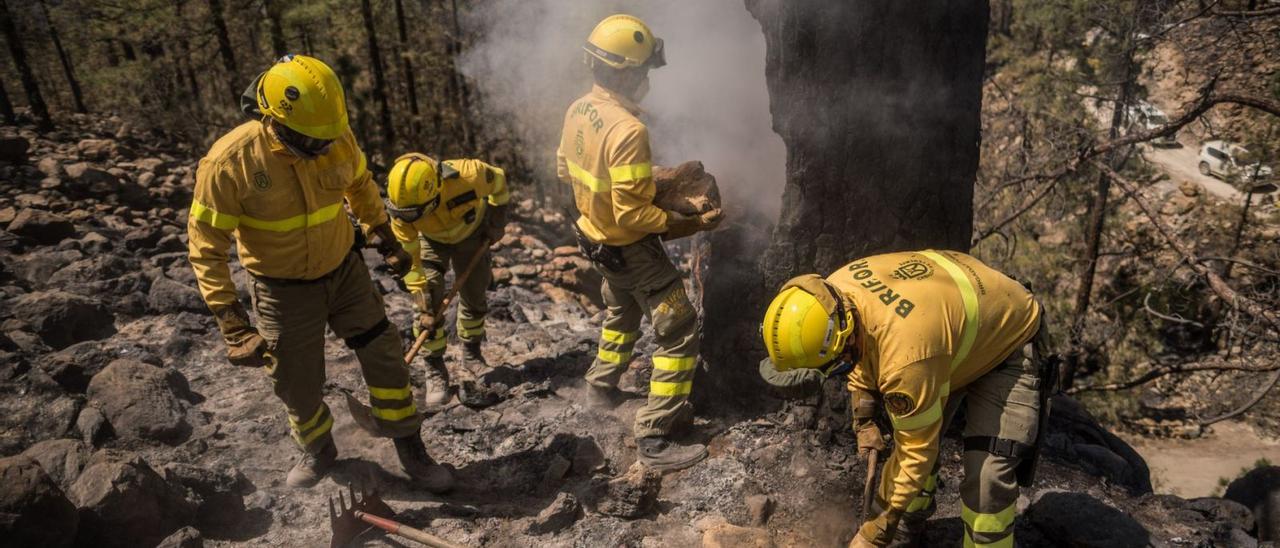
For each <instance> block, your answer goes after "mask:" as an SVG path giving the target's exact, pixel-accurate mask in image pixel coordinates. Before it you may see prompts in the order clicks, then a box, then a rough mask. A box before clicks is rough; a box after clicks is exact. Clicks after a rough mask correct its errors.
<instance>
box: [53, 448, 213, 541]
mask: <svg viewBox="0 0 1280 548" xmlns="http://www.w3.org/2000/svg"><path fill="white" fill-rule="evenodd" d="M69 495H70V498H71V500H72V502H74V503H75V505H76V506H77V507H79V508H80V534H79V538H80V540H81V541H83V543H84V545H86V546H90V545H91V546H106V547H130V546H155V545H156V544H158V543H159V542H160V541H162V540H164V539H165V537H168V536H169V535H171V534H173V532H174V531H177V530H178V529H180V528H182V527H183V526H186V525H190V524H191V523H192V520H193V518H194V517H195V508H194V505H193V504H192V503H191V501H189V500H187V499H186V497H185V496H184V495H183V493H182V492H181V491H180V490H178V489H177V488H175V487H173V486H171V485H169V484H168V483H166V482H165V481H164V479H162V478H161V477H160V475H159V474H157V473H156V472H155V470H152V469H151V467H150V466H149V465H147V463H146V461H144V460H142V458H140V457H138V456H137V455H134V454H131V453H124V452H119V451H114V450H109V449H107V450H102V451H99V452H98V453H96V454H94V455H93V457H92V458H90V459H89V463H88V465H87V466H85V469H84V471H83V472H81V473H80V477H79V478H77V479H76V481H75V483H74V484H72V486H71V491H70V493H69Z"/></svg>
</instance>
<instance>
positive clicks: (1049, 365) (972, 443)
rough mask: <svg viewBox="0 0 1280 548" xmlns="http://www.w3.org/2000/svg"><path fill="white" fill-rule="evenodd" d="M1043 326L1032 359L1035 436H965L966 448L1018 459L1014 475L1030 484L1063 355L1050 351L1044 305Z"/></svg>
mask: <svg viewBox="0 0 1280 548" xmlns="http://www.w3.org/2000/svg"><path fill="white" fill-rule="evenodd" d="M1037 305H1038V303H1037ZM1040 310H1041V316H1040V328H1039V329H1038V330H1037V331H1036V334H1035V335H1033V336H1032V338H1031V341H1030V342H1031V343H1032V348H1033V349H1034V350H1033V352H1032V359H1034V360H1035V362H1036V363H1035V365H1036V384H1037V386H1036V388H1037V389H1038V392H1039V398H1038V399H1039V403H1040V411H1039V418H1038V420H1037V421H1036V437H1035V440H1033V441H1032V442H1031V443H1030V444H1026V443H1022V442H1020V441H1017V440H1010V439H1005V438H997V437H994V436H971V437H966V438H965V439H964V450H965V451H985V452H987V453H991V454H992V455H996V456H1000V457H1007V458H1014V459H1019V462H1018V467H1017V468H1015V469H1014V475H1015V476H1016V477H1017V479H1018V485H1020V486H1022V487H1029V486H1031V483H1032V482H1033V481H1035V476H1036V468H1038V467H1039V464H1040V453H1041V448H1042V447H1043V446H1044V441H1045V438H1046V435H1045V432H1046V431H1047V430H1048V429H1049V414H1050V407H1051V406H1052V402H1051V400H1050V398H1051V397H1052V396H1053V395H1054V394H1055V393H1056V392H1057V391H1058V365H1059V364H1060V363H1061V361H1062V357H1061V356H1059V355H1057V354H1050V353H1049V352H1048V348H1047V347H1048V344H1047V337H1048V328H1047V327H1046V326H1045V320H1044V308H1043V307H1042V308H1041V309H1040Z"/></svg>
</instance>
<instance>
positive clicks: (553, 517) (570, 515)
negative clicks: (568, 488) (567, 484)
mask: <svg viewBox="0 0 1280 548" xmlns="http://www.w3.org/2000/svg"><path fill="white" fill-rule="evenodd" d="M581 515H582V505H580V504H578V499H576V498H574V496H573V495H571V494H569V493H563V492H562V493H560V494H558V495H556V498H555V500H553V501H551V504H549V505H547V507H546V508H543V509H542V511H541V512H539V513H538V515H537V517H535V518H533V522H532V523H530V524H529V527H528V529H527V530H526V531H525V532H526V533H528V534H530V535H545V534H549V533H555V532H556V531H560V530H562V529H564V528H566V527H569V526H570V525H573V522H575V521H578V518H579V517H580V516H581Z"/></svg>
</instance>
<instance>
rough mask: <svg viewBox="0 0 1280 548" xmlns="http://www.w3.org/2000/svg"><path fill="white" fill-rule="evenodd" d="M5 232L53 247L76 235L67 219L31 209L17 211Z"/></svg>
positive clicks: (74, 229) (73, 227)
mask: <svg viewBox="0 0 1280 548" xmlns="http://www.w3.org/2000/svg"><path fill="white" fill-rule="evenodd" d="M7 230H8V231H9V232H12V233H14V234H17V235H18V236H21V237H23V238H26V239H28V240H30V241H33V242H35V243H37V244H39V245H54V244H56V243H58V242H61V241H62V240H63V238H70V237H72V236H75V235H76V227H75V225H73V224H71V221H69V220H67V218H65V217H63V216H61V215H58V214H57V213H49V212H48V211H42V210H39V209H33V208H26V209H23V210H22V211H19V212H18V214H17V216H15V217H14V218H13V222H11V223H9V227H8V229H7Z"/></svg>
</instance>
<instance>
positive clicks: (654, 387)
mask: <svg viewBox="0 0 1280 548" xmlns="http://www.w3.org/2000/svg"><path fill="white" fill-rule="evenodd" d="M692 390H693V381H684V382H660V381H650V382H649V395H650V396H665V397H671V396H687V395H689V392H691V391H692Z"/></svg>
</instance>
